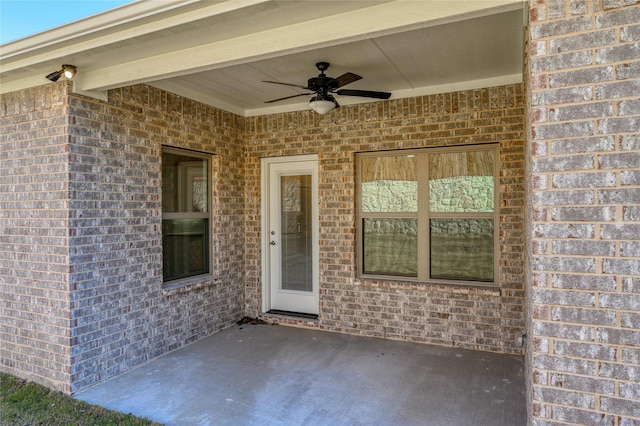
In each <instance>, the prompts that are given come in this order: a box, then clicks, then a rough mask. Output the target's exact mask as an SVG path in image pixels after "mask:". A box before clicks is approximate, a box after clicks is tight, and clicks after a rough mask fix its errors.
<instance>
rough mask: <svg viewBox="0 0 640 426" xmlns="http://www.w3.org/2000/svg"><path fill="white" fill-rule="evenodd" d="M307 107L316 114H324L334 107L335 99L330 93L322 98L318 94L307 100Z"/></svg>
mask: <svg viewBox="0 0 640 426" xmlns="http://www.w3.org/2000/svg"><path fill="white" fill-rule="evenodd" d="M309 107H311V109H312V110H314V111H315V112H317V113H318V114H321V115H324V114H327V113H329V112H331V111H333V110H334V109H335V108H336V100H335V99H334V97H333V96H331V95H327V96H326V98H324V99H323V97H322V96H320V95H318V96H314V97H313V98H311V100H310V101H309Z"/></svg>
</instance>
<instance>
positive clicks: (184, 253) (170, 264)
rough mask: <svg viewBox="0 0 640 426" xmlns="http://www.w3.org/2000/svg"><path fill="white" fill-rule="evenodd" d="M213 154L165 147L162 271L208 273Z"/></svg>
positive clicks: (167, 276)
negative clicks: (210, 186)
mask: <svg viewBox="0 0 640 426" xmlns="http://www.w3.org/2000/svg"><path fill="white" fill-rule="evenodd" d="M210 177H211V156H208V155H204V154H198V153H194V152H191V151H183V150H178V149H173V148H166V147H165V148H163V149H162V260H163V261H162V265H163V266H162V274H163V278H164V281H165V282H166V281H173V280H178V279H181V278H187V277H192V276H195V275H202V274H207V273H209V265H210V254H209V253H210V237H209V235H210V234H209V233H210V224H211V217H210V216H211V213H210V210H211V209H210V198H211V197H210V188H209V182H210V181H211V179H210Z"/></svg>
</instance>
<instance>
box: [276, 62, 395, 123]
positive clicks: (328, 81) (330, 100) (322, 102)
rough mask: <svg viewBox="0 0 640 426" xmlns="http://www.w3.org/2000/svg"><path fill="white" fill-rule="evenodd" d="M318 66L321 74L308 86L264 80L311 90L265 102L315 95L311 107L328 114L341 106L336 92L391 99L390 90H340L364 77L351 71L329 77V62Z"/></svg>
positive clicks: (310, 102)
mask: <svg viewBox="0 0 640 426" xmlns="http://www.w3.org/2000/svg"><path fill="white" fill-rule="evenodd" d="M316 68H318V70H319V71H320V75H318V76H317V77H312V78H310V79H309V80H308V81H307V85H306V86H301V85H298V84H291V83H282V82H280V81H263V83H273V84H282V85H284V86H293V87H297V88H299V89H304V90H310V91H311V93H299V94H297V95H292V96H285V97H284V98H278V99H272V100H270V101H266V102H265V103H267V104H268V103H271V102H278V101H282V100H285V99H291V98H296V97H298V96H308V95H315V96H313V97H312V98H311V100H310V101H309V107H310V108H311V109H312V110H314V111H315V112H317V113H318V114H327V113H329V112H331V111H333V110H334V109H335V108H339V107H340V105H339V104H338V102H337V101H336V99H335V98H334V97H333V96H332V95H331V94H332V93H335V94H336V95H339V96H359V97H363V98H374V99H389V97H390V96H391V93H388V92H374V91H371V90H348V89H342V90H338V89H340V88H341V87H342V86H345V85H347V84H349V83H353V82H354V81H358V80H360V79H362V77H360V76H359V75H357V74H354V73H351V72H348V73H345V74H342V75H341V76H340V77H337V78H332V77H328V76H327V75H326V74H325V73H324V72H325V71H326V70H327V69H328V68H329V63H328V62H318V63H317V64H316Z"/></svg>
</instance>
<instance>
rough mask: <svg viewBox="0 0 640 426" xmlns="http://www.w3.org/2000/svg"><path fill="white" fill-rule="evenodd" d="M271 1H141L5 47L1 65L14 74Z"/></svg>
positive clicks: (1, 54) (1, 55)
mask: <svg viewBox="0 0 640 426" xmlns="http://www.w3.org/2000/svg"><path fill="white" fill-rule="evenodd" d="M269 1H272V0H222V1H215V2H214V1H212V0H168V1H157V0H138V1H137V2H135V3H132V4H128V5H124V6H121V7H119V8H116V9H113V10H111V11H107V12H105V13H102V14H99V15H95V16H92V17H89V18H86V19H83V20H81V21H77V22H74V23H71V24H67V25H64V26H62V27H58V28H54V29H52V30H48V31H45V32H43V33H39V34H36V35H34V36H30V37H27V38H25V39H21V40H17V41H15V42H11V43H7V44H5V45H2V51H1V53H0V63H2V68H3V71H5V72H6V71H11V70H14V69H19V68H22V67H25V66H30V65H33V64H34V63H41V62H45V61H50V60H53V59H57V58H63V57H65V56H70V55H73V54H80V53H82V52H85V51H88V50H90V49H92V48H98V47H102V46H104V45H109V44H112V43H116V42H119V41H123V40H129V39H134V38H136V37H140V36H142V35H145V34H151V33H154V32H156V31H159V30H165V29H167V28H171V27H174V26H177V25H183V24H187V23H189V22H193V21H197V20H200V19H203V18H206V17H209V16H215V15H220V14H224V13H227V12H231V11H234V10H238V9H242V8H246V7H250V6H254V5H256V4H260V3H265V2H269ZM193 3H196V4H198V3H201V4H202V5H203V7H201V8H198V9H196V10H187V11H180V8H181V7H184V6H189V5H191V4H193ZM174 9H175V13H173V14H171V15H170V16H168V17H165V18H162V19H153V20H150V21H149V22H146V23H141V24H139V25H135V26H132V27H131V28H126V29H122V28H118V27H122V26H124V25H125V24H129V23H135V21H139V20H142V19H144V18H147V17H150V16H153V15H157V14H159V13H163V12H167V11H170V10H174ZM104 30H106V31H105V32H104V33H102V34H100V35H95V36H93V37H91V35H92V34H96V33H98V32H102V31H104ZM87 36H88V37H87Z"/></svg>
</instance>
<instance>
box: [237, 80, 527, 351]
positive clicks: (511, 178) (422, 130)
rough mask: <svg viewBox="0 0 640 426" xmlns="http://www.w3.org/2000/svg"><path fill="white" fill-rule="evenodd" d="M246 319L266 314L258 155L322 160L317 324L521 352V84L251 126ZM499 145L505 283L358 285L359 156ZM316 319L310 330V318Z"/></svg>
mask: <svg viewBox="0 0 640 426" xmlns="http://www.w3.org/2000/svg"><path fill="white" fill-rule="evenodd" d="M245 138H246V149H247V154H246V155H247V162H246V166H247V168H246V170H247V206H246V208H247V230H248V235H247V249H246V250H247V283H246V309H247V313H248V314H249V315H254V316H255V315H258V314H260V313H261V312H262V306H261V300H262V292H261V283H260V231H261V230H260V202H261V200H260V158H262V157H276V156H289V155H301V154H312V153H313V154H318V156H319V185H320V188H319V198H320V208H319V210H320V241H321V242H320V246H321V247H320V316H319V321H318V323H317V324H316V326H317V327H319V328H321V329H325V330H330V331H338V332H344V333H351V334H360V335H367V336H377V337H387V338H393V339H406V340H412V341H418V342H427V343H434V344H441V345H454V346H459V347H464V348H469V349H479V350H485V351H496V352H505V353H516V354H517V353H521V352H522V349H521V348H520V347H517V346H516V344H515V333H516V332H518V331H522V330H524V316H523V306H524V284H523V282H524V277H523V273H524V269H523V259H524V254H523V247H524V217H523V215H524V199H525V195H524V182H523V178H524V99H523V89H522V86H521V85H511V86H503V87H494V88H488V89H483V90H469V91H463V92H456V93H447V94H441V95H432V96H425V97H419V98H409V99H401V100H392V101H385V102H377V103H370V104H364V105H358V106H346V107H341V108H340V109H338V110H335V111H333V112H332V113H330V114H328V115H326V116H320V115H317V114H315V113H312V112H309V111H302V112H295V113H288V114H279V115H274V116H263V117H254V118H248V119H246V131H245ZM482 143H499V144H500V225H499V240H500V269H499V274H500V287H499V288H493V289H486V288H470V287H464V286H445V285H435V284H428V283H426V284H417V283H406V282H392V281H375V280H370V279H366V280H365V279H358V278H356V276H355V275H356V265H355V200H354V194H355V170H354V161H355V153H356V152H359V151H377V150H390V149H410V148H423V147H440V146H450V145H460V144H482ZM306 324H309V323H306Z"/></svg>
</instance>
